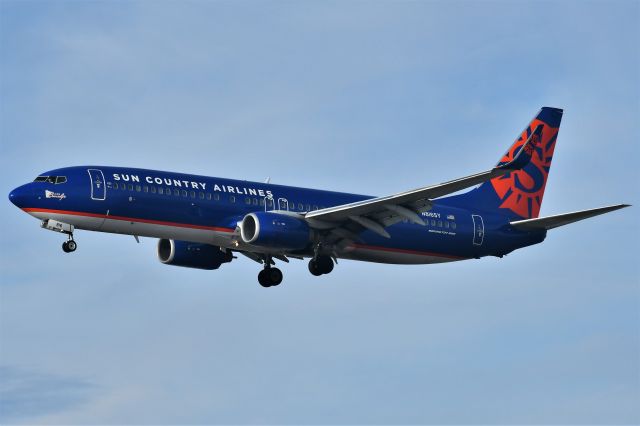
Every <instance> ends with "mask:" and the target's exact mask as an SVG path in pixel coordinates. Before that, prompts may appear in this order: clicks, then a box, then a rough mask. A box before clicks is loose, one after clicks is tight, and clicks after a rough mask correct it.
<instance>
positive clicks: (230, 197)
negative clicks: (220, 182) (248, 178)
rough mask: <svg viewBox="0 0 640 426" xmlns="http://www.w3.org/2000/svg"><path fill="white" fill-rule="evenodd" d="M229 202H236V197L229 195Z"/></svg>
mask: <svg viewBox="0 0 640 426" xmlns="http://www.w3.org/2000/svg"><path fill="white" fill-rule="evenodd" d="M229 202H230V203H235V202H236V197H234V196H233V195H229Z"/></svg>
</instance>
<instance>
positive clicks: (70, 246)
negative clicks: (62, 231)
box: [67, 240, 78, 252]
mask: <svg viewBox="0 0 640 426" xmlns="http://www.w3.org/2000/svg"><path fill="white" fill-rule="evenodd" d="M77 248H78V244H76V242H75V241H74V240H69V241H67V249H68V250H69V252H74V251H76V249H77Z"/></svg>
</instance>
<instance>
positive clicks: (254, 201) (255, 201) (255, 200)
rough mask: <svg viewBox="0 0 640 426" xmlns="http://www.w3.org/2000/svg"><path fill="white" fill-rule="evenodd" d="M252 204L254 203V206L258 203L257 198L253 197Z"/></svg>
mask: <svg viewBox="0 0 640 426" xmlns="http://www.w3.org/2000/svg"><path fill="white" fill-rule="evenodd" d="M253 205H254V206H257V205H258V199H257V198H254V199H253Z"/></svg>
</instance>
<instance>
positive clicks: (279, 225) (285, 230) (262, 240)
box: [240, 212, 311, 250]
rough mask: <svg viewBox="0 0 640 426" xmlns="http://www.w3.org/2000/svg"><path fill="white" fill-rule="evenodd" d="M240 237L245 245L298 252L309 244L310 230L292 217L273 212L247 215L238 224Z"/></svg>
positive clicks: (306, 225) (305, 224)
mask: <svg viewBox="0 0 640 426" xmlns="http://www.w3.org/2000/svg"><path fill="white" fill-rule="evenodd" d="M240 237H241V238H242V241H244V242H245V243H247V244H253V245H257V246H263V247H270V248H279V249H288V250H300V249H303V248H305V247H306V246H308V245H309V243H310V242H311V228H309V225H308V224H307V222H305V221H304V220H302V219H299V218H297V217H294V216H290V215H286V214H282V213H275V212H256V213H249V214H248V215H246V216H245V217H244V219H242V222H240Z"/></svg>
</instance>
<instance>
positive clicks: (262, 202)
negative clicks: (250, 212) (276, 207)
mask: <svg viewBox="0 0 640 426" xmlns="http://www.w3.org/2000/svg"><path fill="white" fill-rule="evenodd" d="M260 205H261V206H263V207H264V198H261V199H260Z"/></svg>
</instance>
